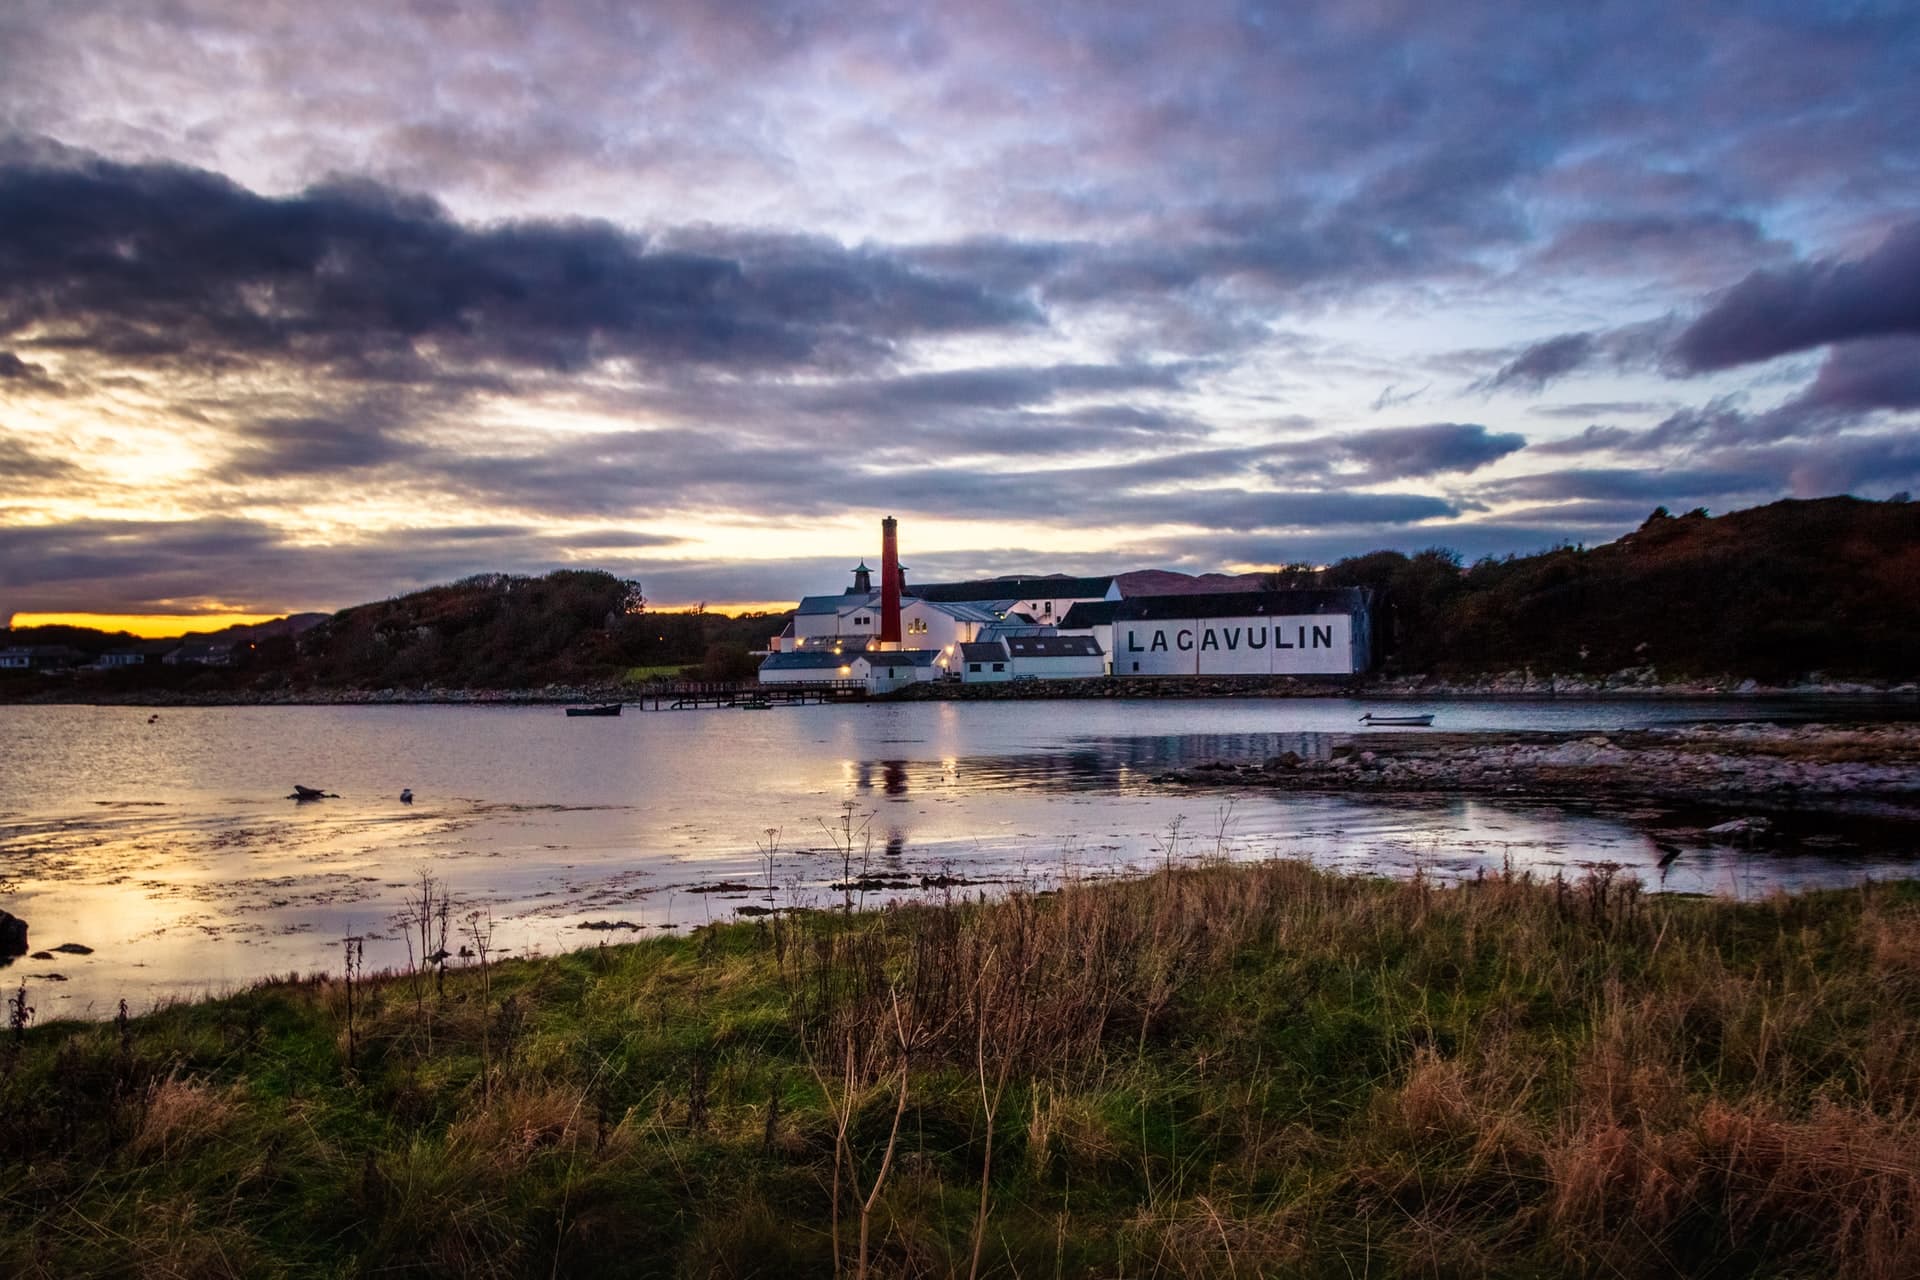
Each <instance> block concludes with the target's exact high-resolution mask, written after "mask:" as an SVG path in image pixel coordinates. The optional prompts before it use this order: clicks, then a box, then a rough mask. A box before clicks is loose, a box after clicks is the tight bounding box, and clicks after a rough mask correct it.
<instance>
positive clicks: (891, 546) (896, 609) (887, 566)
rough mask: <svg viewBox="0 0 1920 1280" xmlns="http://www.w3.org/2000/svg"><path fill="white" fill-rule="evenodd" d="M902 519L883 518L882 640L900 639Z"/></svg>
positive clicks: (881, 531) (881, 567)
mask: <svg viewBox="0 0 1920 1280" xmlns="http://www.w3.org/2000/svg"><path fill="white" fill-rule="evenodd" d="M899 529H900V522H899V521H898V520H895V519H894V518H893V517H892V516H888V517H887V518H886V519H885V520H882V521H881V522H880V643H881V644H891V645H896V646H897V645H898V644H899V643H900V533H899Z"/></svg>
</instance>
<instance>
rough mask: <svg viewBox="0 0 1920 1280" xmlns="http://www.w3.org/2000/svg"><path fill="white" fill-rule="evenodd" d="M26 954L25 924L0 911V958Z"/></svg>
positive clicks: (15, 917)
mask: <svg viewBox="0 0 1920 1280" xmlns="http://www.w3.org/2000/svg"><path fill="white" fill-rule="evenodd" d="M25 954H27V922H26V921H25V920H22V919H21V918H20V917H19V916H16V915H12V914H10V913H8V912H5V911H0V956H23V955H25Z"/></svg>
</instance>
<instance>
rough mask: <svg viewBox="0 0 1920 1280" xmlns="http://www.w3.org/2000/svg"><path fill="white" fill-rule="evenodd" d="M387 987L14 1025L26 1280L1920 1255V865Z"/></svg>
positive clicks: (896, 933)
mask: <svg viewBox="0 0 1920 1280" xmlns="http://www.w3.org/2000/svg"><path fill="white" fill-rule="evenodd" d="M354 986H355V991H354V996H355V1014H354V1025H353V1026H352V1027H351V1029H350V1028H349V1026H348V1022H347V1016H346V990H345V986H344V984H343V982H342V981H340V980H338V979H335V978H327V977H313V978H307V979H298V980H294V979H290V980H287V981H282V982H277V983H269V984H264V985H262V986H260V987H257V988H255V989H253V990H251V991H249V992H246V993H244V994H242V995H238V996H235V997H232V998H229V999H225V1000H219V1001H213V1002H207V1003H201V1004H192V1005H180V1006H177V1007H172V1008H167V1009H163V1010H160V1011H157V1012H155V1013H153V1014H150V1015H148V1016H145V1017H141V1018H137V1019H131V1020H127V1021H125V1022H123V1023H118V1024H112V1025H81V1024H72V1023H63V1024H53V1025H47V1026H36V1027H30V1028H28V1029H26V1030H25V1031H24V1032H23V1033H21V1034H18V1035H13V1034H11V1033H9V1035H8V1038H7V1039H6V1040H5V1041H4V1042H0V1273H4V1274H7V1275H9V1276H77V1275H152V1276H196V1277H198V1276H220V1275H245V1276H276V1275H288V1276H340V1275H361V1274H371V1273H380V1274H396V1275H408V1274H412V1275H471V1276H519V1275H540V1276H552V1275H565V1276H593V1275H688V1276H706V1275H726V1276H784V1275H822V1276H825V1275H833V1274H836V1273H840V1272H844V1273H845V1274H847V1275H850V1276H852V1275H859V1274H862V1273H864V1274H868V1275H886V1276H895V1275H930V1276H971V1275H998V1276H1027V1277H1054V1276H1068V1275H1084V1274H1092V1275H1101V1276H1115V1277H1119V1276H1139V1277H1147V1276H1225V1277H1236V1278H1250V1277H1254V1276H1296V1275H1297V1276H1333V1277H1349V1276H1360V1275H1372V1276H1400V1275H1509V1276H1538V1275H1572V1276H1581V1275H1590V1276H1622V1275H1627V1276H1640V1275H1699V1276H1745V1275H1775V1276H1829V1275H1848V1276H1866V1277H1894V1276H1910V1275H1914V1274H1916V1272H1920V1017H1917V1016H1916V1015H1920V889H1916V887H1915V886H1912V885H1906V884H1894V885H1876V886H1869V887H1865V888H1862V889H1859V890H1852V891H1844V892H1828V893H1819V894H1807V895H1801V896H1794V897H1779V898H1775V899H1772V900H1769V901H1765V902H1759V903H1750V904H1740V903H1732V902H1723V901H1714V900H1701V899H1681V898H1648V897H1643V896H1641V895H1640V894H1639V892H1638V890H1637V886H1636V885H1633V884H1630V883H1623V882H1620V881H1618V880H1614V879H1612V878H1610V877H1608V876H1606V875H1600V876H1596V877H1593V878H1590V879H1588V880H1586V881H1584V882H1580V883H1545V884H1543V883H1536V882H1533V881H1530V880H1528V879H1526V878H1524V877H1517V876H1501V877H1493V878H1488V879H1484V880H1481V881H1477V882H1474V883H1470V884H1466V885H1463V886H1460V887H1457V888H1436V887H1434V886H1433V885H1431V884H1428V883H1425V882H1422V881H1414V882H1411V883H1408V882H1388V881H1382V880H1373V879H1358V878H1344V877H1338V876H1333V875H1329V874H1325V873H1322V872H1318V871H1315V870H1313V869H1311V868H1309V867H1307V866H1304V865H1302V864H1297V863H1285V862H1275V863H1268V864H1261V865H1257V866H1250V867H1207V868H1200V869H1192V870H1174V871H1168V872H1163V873H1161V874H1158V875H1155V876H1152V877H1149V878H1147V879H1144V880H1140V881H1136V882H1131V883H1124V884H1109V885H1104V886H1099V887H1092V886H1070V887H1068V888H1066V889H1064V890H1062V891H1060V892H1057V893H1048V894H1039V895H1027V894H1022V895H1016V896H1015V897H1013V898H1011V899H1008V900H1003V901H999V902H994V903H990V904H981V903H968V904H964V905H958V906H954V907H949V908H912V909H894V910H889V911H885V912H878V913H872V914H867V915H853V916H846V915H841V914H837V913H819V914H804V915H798V916H793V917H780V918H776V919H773V920H761V921H757V922H755V923H753V924H742V925H730V926H720V927H712V928H707V929H702V930H699V931H698V932H697V933H696V934H695V935H693V936H691V937H687V938H661V939H656V940H651V941H647V942H643V943H638V944H634V945H628V946H607V947H602V948H597V949H591V950H586V951H580V952H575V953H572V954H568V955H562V956H557V957H553V958H549V959H544V960H532V961H512V962H505V963H499V962H496V963H494V964H492V965H490V966H488V967H487V970H486V971H485V973H484V974H483V973H482V972H481V971H480V970H478V969H477V968H469V969H457V970H454V971H452V972H450V973H449V974H448V975H447V977H446V982H445V989H444V993H440V992H438V991H436V990H435V989H434V987H433V986H432V985H431V984H415V983H410V982H409V981H408V980H407V978H406V977H405V976H390V977H385V978H382V977H375V978H371V979H367V978H361V979H358V980H356V982H355V984H354ZM29 1003H30V1000H29ZM350 1030H351V1034H352V1038H353V1043H354V1046H355V1052H354V1056H353V1065H351V1066H350V1065H349V1062H348V1051H347V1050H348V1042H349V1031H350Z"/></svg>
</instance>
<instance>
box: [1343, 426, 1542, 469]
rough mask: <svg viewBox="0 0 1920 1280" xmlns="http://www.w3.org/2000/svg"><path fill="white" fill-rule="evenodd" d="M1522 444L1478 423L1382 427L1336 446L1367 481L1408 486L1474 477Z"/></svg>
mask: <svg viewBox="0 0 1920 1280" xmlns="http://www.w3.org/2000/svg"><path fill="white" fill-rule="evenodd" d="M1526 444H1527V438H1526V437H1525V436H1522V435H1517V434H1515V433H1513V432H1494V431H1489V430H1487V429H1486V428H1485V427H1484V426H1482V425H1480V424H1479V423H1477V422H1434V423H1429V424H1428V425H1426V426H1423V427H1387V428H1384V429H1382V430H1378V431H1364V432H1359V433H1357V434H1355V435H1351V436H1346V437H1343V438H1341V439H1340V440H1339V441H1338V446H1339V448H1340V449H1341V450H1342V451H1343V452H1344V453H1345V454H1346V455H1347V456H1348V457H1349V458H1352V459H1353V460H1354V461H1355V462H1358V463H1360V464H1361V465H1362V467H1363V468H1364V469H1365V475H1366V477H1367V478H1368V479H1369V480H1411V479H1417V478H1421V477H1425V476H1434V475H1441V474H1445V473H1448V472H1460V471H1477V470H1479V469H1480V468H1481V467H1484V466H1486V465H1488V464H1489V463H1493V462H1498V461H1499V460H1500V459H1502V458H1504V457H1506V456H1507V455H1508V454H1510V453H1515V452H1518V451H1519V450H1521V449H1524V448H1525V447H1526Z"/></svg>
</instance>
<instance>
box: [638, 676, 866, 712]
mask: <svg viewBox="0 0 1920 1280" xmlns="http://www.w3.org/2000/svg"><path fill="white" fill-rule="evenodd" d="M866 700H867V684H866V681H864V680H808V681H794V682H791V683H780V684H761V683H760V682H759V681H757V680H727V681H713V680H680V681H671V682H662V683H659V684H650V685H647V686H645V687H644V688H643V689H641V690H640V691H639V692H638V693H637V694H628V695H627V705H629V706H635V705H637V706H638V707H639V708H640V709H641V710H642V711H712V710H717V709H722V708H727V707H734V708H740V707H748V706H752V707H754V708H756V709H759V708H764V707H770V706H771V707H804V706H809V705H818V704H821V703H828V702H865V701H866Z"/></svg>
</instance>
